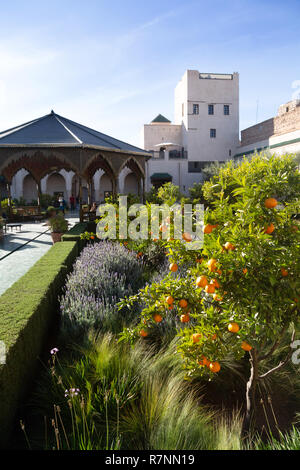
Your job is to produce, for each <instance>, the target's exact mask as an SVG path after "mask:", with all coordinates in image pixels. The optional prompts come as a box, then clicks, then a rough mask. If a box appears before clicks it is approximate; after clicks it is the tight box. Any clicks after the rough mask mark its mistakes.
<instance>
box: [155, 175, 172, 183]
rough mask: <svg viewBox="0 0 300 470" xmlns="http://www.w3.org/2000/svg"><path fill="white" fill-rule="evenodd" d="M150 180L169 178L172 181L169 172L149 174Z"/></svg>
mask: <svg viewBox="0 0 300 470" xmlns="http://www.w3.org/2000/svg"><path fill="white" fill-rule="evenodd" d="M151 180H170V181H172V176H171V175H169V173H153V175H151Z"/></svg>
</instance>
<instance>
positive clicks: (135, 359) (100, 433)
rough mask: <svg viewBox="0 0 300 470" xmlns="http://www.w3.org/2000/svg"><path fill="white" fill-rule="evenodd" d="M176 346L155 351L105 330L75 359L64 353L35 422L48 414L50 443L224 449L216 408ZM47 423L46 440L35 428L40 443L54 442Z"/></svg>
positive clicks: (43, 386) (39, 395)
mask: <svg viewBox="0 0 300 470" xmlns="http://www.w3.org/2000/svg"><path fill="white" fill-rule="evenodd" d="M175 350H176V345H175V344H173V343H171V344H170V345H169V346H168V348H166V349H165V350H161V351H160V352H159V353H157V354H155V352H154V350H153V349H152V348H151V347H149V346H147V345H145V344H144V343H143V342H142V341H141V342H140V343H139V344H138V345H137V346H136V347H135V348H134V349H133V348H130V346H129V345H128V344H125V343H120V342H118V340H117V337H116V336H114V335H111V334H105V335H103V336H98V338H97V339H93V340H91V341H90V344H89V346H88V347H86V348H83V349H81V357H80V358H79V359H77V360H75V361H73V362H71V361H69V359H67V360H66V362H64V361H63V359H62V360H60V359H59V355H60V353H59V354H58V355H57V357H56V358H55V360H54V361H53V363H50V370H49V371H47V372H45V374H44V375H43V377H42V378H41V379H40V381H39V384H38V387H37V388H36V391H35V394H34V396H33V398H32V400H31V404H30V408H29V409H28V415H29V416H30V420H32V419H34V420H35V421H37V420H39V421H40V423H42V425H43V420H44V416H46V418H45V419H46V422H47V448H52V447H55V448H58V447H59V448H60V449H62V448H63V449H81V450H84V449H124V450H130V449H131V450H132V449H137V450H139V449H150V450H152V449H153V450H163V449H167V450H168V449H170V450H174V449H179V450H181V449H183V450H196V449H217V448H220V444H219V436H218V433H217V432H216V429H215V426H214V419H215V415H216V413H215V412H212V411H210V410H209V409H208V407H207V406H204V405H203V404H202V403H201V400H200V398H199V390H195V389H194V388H193V386H192V384H190V383H189V382H187V381H185V380H184V371H183V370H182V367H181V363H180V357H178V355H177V354H175ZM34 414H35V417H34V416H33V415H34ZM24 421H26V420H24ZM42 429H43V426H41V429H40V431H39V432H38V433H37V435H38V436H39V442H38V441H36V440H35V438H34V436H31V435H30V433H28V441H29V442H30V443H31V446H32V448H41V446H42V447H43V446H44V447H46V444H45V442H46V439H44V443H42V442H41V440H40V436H41V435H43V431H42ZM54 431H55V432H54Z"/></svg>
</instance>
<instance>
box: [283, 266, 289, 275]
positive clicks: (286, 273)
mask: <svg viewBox="0 0 300 470" xmlns="http://www.w3.org/2000/svg"><path fill="white" fill-rule="evenodd" d="M281 275H282V276H283V277H287V276H288V275H289V272H288V270H287V269H285V268H281Z"/></svg>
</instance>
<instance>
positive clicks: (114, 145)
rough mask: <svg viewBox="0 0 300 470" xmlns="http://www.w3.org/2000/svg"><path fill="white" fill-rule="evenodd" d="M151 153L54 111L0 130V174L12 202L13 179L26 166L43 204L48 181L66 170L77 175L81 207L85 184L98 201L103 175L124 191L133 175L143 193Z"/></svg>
mask: <svg viewBox="0 0 300 470" xmlns="http://www.w3.org/2000/svg"><path fill="white" fill-rule="evenodd" d="M150 157H151V154H149V153H148V152H146V151H145V150H142V149H140V148H138V147H135V146H133V145H130V144H127V143H126V142H122V141H120V140H117V139H115V138H113V137H110V136H108V135H105V134H102V133H101V132H98V131H95V130H93V129H90V128H88V127H86V126H83V125H81V124H78V123H76V122H74V121H71V120H70V119H66V118H64V117H62V116H60V115H58V114H56V113H55V112H54V111H51V113H50V114H47V115H45V116H43V117H40V118H37V119H34V120H32V121H30V122H27V123H25V124H21V125H19V126H17V127H14V128H12V129H8V130H6V131H3V132H0V175H2V176H3V177H4V178H5V181H6V184H7V195H8V199H9V204H10V205H11V197H12V196H11V185H12V182H13V178H14V177H15V175H16V174H17V173H18V172H20V170H26V172H25V173H26V174H29V175H30V176H31V177H32V178H33V180H34V182H35V184H36V191H37V200H38V205H39V206H40V198H41V194H42V188H43V186H44V184H43V183H44V181H45V179H46V178H47V177H48V176H49V175H51V174H53V173H55V172H64V174H65V175H66V177H67V179H68V181H72V180H74V178H75V179H76V181H77V184H78V186H77V191H78V198H79V203H80V208H81V205H82V190H83V186H85V187H86V188H87V203H88V204H89V205H90V204H91V203H92V202H93V200H96V201H97V202H98V199H99V198H97V197H95V187H96V188H97V187H99V183H97V181H98V180H99V178H100V177H101V175H105V177H106V178H108V179H109V181H110V184H111V192H112V193H114V194H116V193H120V192H121V193H122V192H123V190H124V178H126V176H127V175H130V177H131V178H135V179H136V184H137V188H138V189H137V194H139V196H140V198H142V197H144V192H145V177H146V174H145V173H146V161H147V160H148V159H149V158H150ZM99 175H100V176H99ZM97 184H98V186H97ZM67 189H68V190H67V194H66V196H67V197H69V196H70V195H71V193H72V192H73V191H72V186H71V183H70V184H69V186H68V188H67ZM77 191H76V193H77ZM43 192H44V191H43Z"/></svg>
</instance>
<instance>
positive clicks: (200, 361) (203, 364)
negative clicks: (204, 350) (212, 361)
mask: <svg viewBox="0 0 300 470" xmlns="http://www.w3.org/2000/svg"><path fill="white" fill-rule="evenodd" d="M198 364H199V365H200V366H206V365H207V358H206V357H205V356H201V359H199V361H198Z"/></svg>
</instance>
